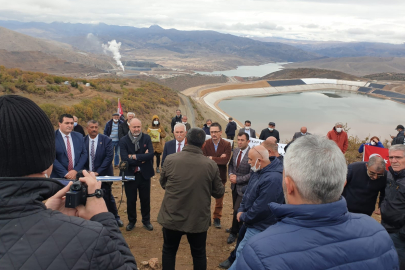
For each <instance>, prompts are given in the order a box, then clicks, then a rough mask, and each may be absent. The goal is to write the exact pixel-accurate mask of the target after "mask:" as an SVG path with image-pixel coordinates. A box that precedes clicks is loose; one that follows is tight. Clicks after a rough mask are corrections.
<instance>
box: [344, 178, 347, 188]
mask: <svg viewBox="0 0 405 270" xmlns="http://www.w3.org/2000/svg"><path fill="white" fill-rule="evenodd" d="M346 184H347V179H346V181H345V185H344V187H345V186H346Z"/></svg>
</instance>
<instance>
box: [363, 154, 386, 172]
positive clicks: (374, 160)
mask: <svg viewBox="0 0 405 270" xmlns="http://www.w3.org/2000/svg"><path fill="white" fill-rule="evenodd" d="M367 164H368V167H372V166H377V168H376V169H377V171H382V170H385V160H384V159H383V158H382V157H380V156H372V157H371V158H370V159H369V160H368V162H367Z"/></svg>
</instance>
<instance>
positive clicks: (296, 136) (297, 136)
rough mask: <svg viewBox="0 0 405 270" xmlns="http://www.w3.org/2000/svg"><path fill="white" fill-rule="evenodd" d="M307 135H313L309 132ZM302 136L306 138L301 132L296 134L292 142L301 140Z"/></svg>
mask: <svg viewBox="0 0 405 270" xmlns="http://www.w3.org/2000/svg"><path fill="white" fill-rule="evenodd" d="M307 135H311V133H308V132H307ZM302 136H306V135H302V134H301V132H295V133H294V136H293V138H292V140H293V141H295V140H296V139H298V138H300V137H302Z"/></svg>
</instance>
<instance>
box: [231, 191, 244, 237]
mask: <svg viewBox="0 0 405 270" xmlns="http://www.w3.org/2000/svg"><path fill="white" fill-rule="evenodd" d="M242 198H243V197H242V196H239V194H238V191H237V189H236V187H235V188H234V189H233V190H232V203H233V218H232V227H231V233H232V234H235V235H236V234H237V233H238V232H239V230H240V228H241V226H242V222H239V221H238V220H237V219H236V216H237V215H238V209H239V206H240V203H241V202H242Z"/></svg>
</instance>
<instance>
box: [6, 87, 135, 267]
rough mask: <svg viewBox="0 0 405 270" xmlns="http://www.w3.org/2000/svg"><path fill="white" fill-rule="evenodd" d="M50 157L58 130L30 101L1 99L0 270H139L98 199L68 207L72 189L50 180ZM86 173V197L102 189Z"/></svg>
mask: <svg viewBox="0 0 405 270" xmlns="http://www.w3.org/2000/svg"><path fill="white" fill-rule="evenodd" d="M54 159H55V132H54V128H53V126H52V124H51V122H50V121H49V119H48V117H47V116H46V114H45V113H44V112H43V111H42V110H41V109H40V108H39V107H38V106H37V105H36V104H35V103H34V102H32V101H31V100H29V99H27V98H24V97H20V96H14V95H5V96H1V97H0V228H1V230H0V243H1V245H0V246H1V248H0V265H1V268H2V269H3V268H4V269H20V270H24V269H27V270H28V269H29V270H36V269H38V270H42V269H47V270H53V269H55V270H60V269H111V270H112V269H137V266H136V262H135V258H134V257H133V255H132V254H131V251H130V250H129V248H128V245H127V244H126V242H125V240H124V238H123V236H122V234H121V232H120V231H119V229H118V227H117V223H116V222H115V218H114V216H113V215H112V214H111V213H108V212H107V207H106V205H105V202H104V200H103V199H102V198H97V197H96V196H93V197H88V198H87V203H86V206H83V205H82V206H79V207H77V208H76V209H70V208H65V206H64V205H65V194H66V192H67V191H68V190H69V188H70V185H71V184H69V185H67V186H64V185H62V184H61V183H60V182H59V181H56V180H53V179H49V178H48V176H49V175H50V173H51V172H52V167H53V162H54ZM83 174H84V176H85V177H82V178H80V181H81V182H85V183H86V184H87V186H88V194H93V193H95V192H96V190H97V189H100V187H101V183H100V182H97V180H96V179H95V176H94V174H93V173H91V174H89V173H88V172H87V171H83ZM44 200H47V202H46V203H45V204H44V203H43V201H44Z"/></svg>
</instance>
